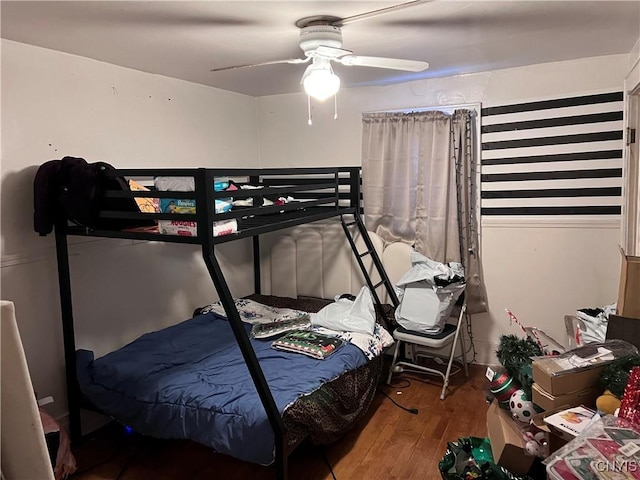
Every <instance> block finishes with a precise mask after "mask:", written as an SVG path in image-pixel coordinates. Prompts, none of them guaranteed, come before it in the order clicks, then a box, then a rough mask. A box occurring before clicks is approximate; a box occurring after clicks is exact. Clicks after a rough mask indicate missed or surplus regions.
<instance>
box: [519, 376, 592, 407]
mask: <svg viewBox="0 0 640 480" xmlns="http://www.w3.org/2000/svg"><path fill="white" fill-rule="evenodd" d="M600 395H602V387H600V386H593V387H589V388H585V389H584V390H578V391H577V392H570V393H564V394H561V395H553V394H551V393H549V392H547V391H546V390H544V389H543V388H542V387H540V385H538V384H537V383H534V384H533V385H532V388H531V397H532V398H531V400H532V401H533V403H535V404H536V405H537V406H539V407H540V408H542V409H543V410H554V409H556V408H558V407H561V406H563V405H568V406H569V407H574V406H577V405H584V406H585V407H589V408H593V407H595V406H596V399H597V398H598V397H599V396H600Z"/></svg>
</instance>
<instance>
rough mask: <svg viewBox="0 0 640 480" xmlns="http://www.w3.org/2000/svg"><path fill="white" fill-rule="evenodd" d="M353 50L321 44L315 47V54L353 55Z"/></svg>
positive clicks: (324, 55) (336, 56) (330, 56)
mask: <svg viewBox="0 0 640 480" xmlns="http://www.w3.org/2000/svg"><path fill="white" fill-rule="evenodd" d="M352 53H353V52H352V51H351V50H345V49H344V48H337V47H327V46H326V45H320V46H319V47H318V48H316V49H315V51H314V54H316V55H317V56H319V57H326V58H340V57H344V56H345V55H351V54H352Z"/></svg>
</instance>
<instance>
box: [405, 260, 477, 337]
mask: <svg viewBox="0 0 640 480" xmlns="http://www.w3.org/2000/svg"><path fill="white" fill-rule="evenodd" d="M447 282H451V283H448V284H446V283H447ZM439 284H445V285H442V286H439ZM464 288H465V283H464V276H463V272H462V265H460V264H459V263H456V264H453V263H452V264H450V265H445V264H443V263H440V262H436V261H435V260H431V259H429V258H427V257H425V256H424V255H421V254H419V253H418V252H413V253H412V254H411V269H409V271H408V272H407V273H405V274H404V275H403V276H402V278H401V279H400V280H399V281H398V283H397V284H396V294H397V295H398V299H399V300H400V305H399V306H398V308H397V309H396V312H395V317H396V321H397V322H398V323H399V324H400V325H401V326H402V327H404V328H406V329H407V330H412V331H417V332H421V333H427V334H429V335H437V334H439V333H441V332H442V330H444V325H445V323H446V321H447V318H449V316H450V314H451V311H452V310H453V306H454V305H455V303H456V301H457V300H458V298H459V297H460V295H461V294H462V292H463V291H464Z"/></svg>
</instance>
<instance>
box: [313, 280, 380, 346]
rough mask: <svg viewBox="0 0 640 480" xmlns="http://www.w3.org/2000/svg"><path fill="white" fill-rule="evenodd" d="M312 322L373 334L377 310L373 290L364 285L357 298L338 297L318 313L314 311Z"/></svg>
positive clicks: (317, 324) (339, 329)
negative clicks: (372, 294)
mask: <svg viewBox="0 0 640 480" xmlns="http://www.w3.org/2000/svg"><path fill="white" fill-rule="evenodd" d="M311 324H312V325H314V326H319V327H325V328H330V329H331V330H337V331H343V332H359V333H366V334H368V335H373V330H374V328H375V325H376V311H375V309H374V307H373V300H372V298H371V292H370V291H369V289H368V288H367V287H362V288H361V289H360V292H359V293H358V296H357V297H356V299H355V300H349V299H347V298H337V299H336V301H335V302H333V303H330V304H329V305H327V306H326V307H324V308H322V309H321V310H320V311H319V312H318V313H316V314H313V313H312V314H311Z"/></svg>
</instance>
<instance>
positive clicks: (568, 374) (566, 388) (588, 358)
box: [531, 340, 638, 396]
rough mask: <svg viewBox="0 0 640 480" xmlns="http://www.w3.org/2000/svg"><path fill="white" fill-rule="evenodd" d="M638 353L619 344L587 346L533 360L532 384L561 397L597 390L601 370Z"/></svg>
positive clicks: (615, 342) (622, 342) (631, 347)
mask: <svg viewBox="0 0 640 480" xmlns="http://www.w3.org/2000/svg"><path fill="white" fill-rule="evenodd" d="M637 353H638V349H637V348H636V347H635V346H633V345H631V344H630V343H628V342H625V341H623V340H605V341H604V342H601V343H596V342H593V343H589V344H587V345H585V346H583V347H579V348H576V349H574V350H569V351H568V352H565V353H563V354H562V355H556V356H546V357H535V358H534V359H533V361H532V364H531V367H532V374H533V381H534V383H537V384H538V386H539V387H540V388H541V389H542V390H544V391H546V392H548V393H549V394H551V395H554V396H557V395H564V394H568V393H573V392H579V391H581V390H585V389H588V388H592V387H596V386H598V384H599V383H598V382H599V380H600V375H601V374H602V370H603V369H604V367H606V366H607V365H608V364H610V363H611V362H612V361H613V360H615V359H616V358H620V357H623V356H625V355H630V354H637Z"/></svg>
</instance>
